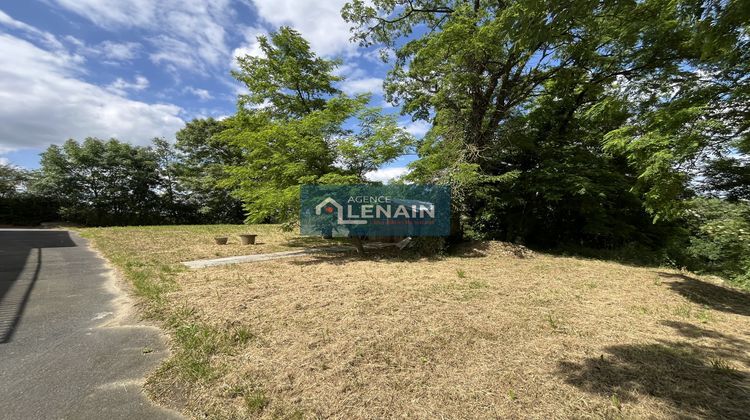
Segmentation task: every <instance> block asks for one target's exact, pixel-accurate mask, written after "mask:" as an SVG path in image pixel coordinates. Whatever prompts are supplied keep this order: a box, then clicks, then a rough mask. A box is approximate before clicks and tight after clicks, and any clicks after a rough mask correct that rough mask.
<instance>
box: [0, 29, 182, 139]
mask: <svg viewBox="0 0 750 420" xmlns="http://www.w3.org/2000/svg"><path fill="white" fill-rule="evenodd" d="M78 66H79V63H78V62H77V61H76V59H75V58H74V57H73V56H71V55H67V54H59V53H58V52H57V51H49V50H45V49H42V48H39V47H38V46H36V45H34V44H32V43H30V42H28V41H25V40H22V39H19V38H17V37H14V36H12V35H8V34H0V127H2V134H0V149H3V150H6V151H7V150H14V149H23V148H32V149H37V148H43V147H46V146H48V145H50V144H55V143H61V142H62V141H64V140H66V139H68V138H76V139H83V138H85V137H87V136H96V137H102V138H109V137H117V138H119V139H121V140H124V141H129V142H133V143H140V144H146V143H147V142H149V141H150V139H151V138H153V137H156V136H165V137H171V136H173V135H174V133H175V132H176V131H177V130H178V129H180V128H181V127H182V126H183V124H184V122H183V120H182V119H181V118H180V117H179V114H180V112H181V108H180V107H178V106H175V105H171V104H149V103H145V102H139V101H133V100H130V99H128V98H125V97H123V96H121V95H119V94H118V93H113V92H111V91H109V90H107V89H105V88H102V87H100V86H97V85H93V84H91V83H87V82H85V81H82V80H79V79H77V78H76V76H77V75H79V74H82V73H83V72H82V70H81V69H80V68H79V67H78ZM124 83H125V84H127V83H128V82H124ZM131 84H132V85H133V86H135V87H139V86H144V84H145V83H144V81H143V80H141V81H140V82H139V80H138V78H136V79H135V81H134V82H132V83H131Z"/></svg>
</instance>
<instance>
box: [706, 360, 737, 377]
mask: <svg viewBox="0 0 750 420" xmlns="http://www.w3.org/2000/svg"><path fill="white" fill-rule="evenodd" d="M709 363H710V364H711V368H712V369H713V370H714V372H716V373H719V374H722V375H726V376H731V377H739V376H740V373H739V372H738V371H737V369H735V368H734V366H732V365H730V364H729V362H727V361H726V360H724V359H721V358H715V359H710V360H709Z"/></svg>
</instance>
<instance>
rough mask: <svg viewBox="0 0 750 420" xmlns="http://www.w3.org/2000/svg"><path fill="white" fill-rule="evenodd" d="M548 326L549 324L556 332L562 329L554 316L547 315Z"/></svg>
mask: <svg viewBox="0 0 750 420" xmlns="http://www.w3.org/2000/svg"><path fill="white" fill-rule="evenodd" d="M547 324H549V326H550V327H551V328H552V329H553V330H555V331H557V329H558V328H559V327H560V325H559V324H558V323H557V320H556V319H555V318H554V317H553V316H552V314H547Z"/></svg>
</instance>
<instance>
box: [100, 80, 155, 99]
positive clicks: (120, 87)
mask: <svg viewBox="0 0 750 420" xmlns="http://www.w3.org/2000/svg"><path fill="white" fill-rule="evenodd" d="M148 85H149V83H148V79H146V78H145V77H143V76H136V77H135V79H134V80H133V81H132V82H128V81H127V80H125V79H123V78H121V77H118V78H117V79H116V80H115V81H114V82H112V83H110V84H109V85H107V90H108V91H110V92H112V93H116V94H118V95H121V96H124V95H125V93H126V91H128V90H135V91H138V90H143V89H146V88H147V87H148Z"/></svg>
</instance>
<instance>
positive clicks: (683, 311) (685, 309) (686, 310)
mask: <svg viewBox="0 0 750 420" xmlns="http://www.w3.org/2000/svg"><path fill="white" fill-rule="evenodd" d="M692 313H693V308H692V307H691V306H690V304H689V303H684V304H682V305H680V306H677V307H676V308H674V314H675V315H677V316H679V317H682V318H690V315H691V314H692Z"/></svg>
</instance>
